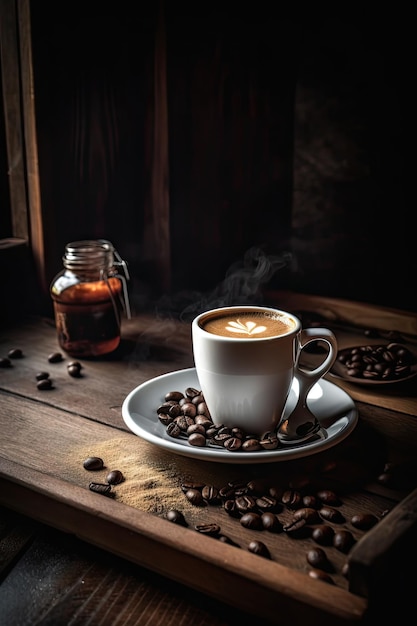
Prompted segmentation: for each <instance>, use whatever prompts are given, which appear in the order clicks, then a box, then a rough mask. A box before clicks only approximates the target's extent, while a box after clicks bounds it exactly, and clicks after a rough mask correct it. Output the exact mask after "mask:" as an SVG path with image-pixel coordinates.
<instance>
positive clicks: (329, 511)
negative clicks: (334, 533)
mask: <svg viewBox="0 0 417 626" xmlns="http://www.w3.org/2000/svg"><path fill="white" fill-rule="evenodd" d="M319 515H320V517H321V518H322V519H324V520H325V521H327V522H332V523H333V524H343V522H344V521H345V518H344V516H343V515H342V513H341V512H340V511H338V510H337V509H333V508H332V507H331V506H323V507H322V508H321V509H319Z"/></svg>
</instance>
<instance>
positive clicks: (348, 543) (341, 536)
mask: <svg viewBox="0 0 417 626" xmlns="http://www.w3.org/2000/svg"><path fill="white" fill-rule="evenodd" d="M354 543H355V538H354V536H353V535H352V533H351V532H350V530H344V529H341V530H336V531H335V533H334V536H333V546H334V547H335V548H336V549H337V550H340V552H344V553H345V554H347V553H348V552H349V551H350V549H351V548H352V546H353V545H354Z"/></svg>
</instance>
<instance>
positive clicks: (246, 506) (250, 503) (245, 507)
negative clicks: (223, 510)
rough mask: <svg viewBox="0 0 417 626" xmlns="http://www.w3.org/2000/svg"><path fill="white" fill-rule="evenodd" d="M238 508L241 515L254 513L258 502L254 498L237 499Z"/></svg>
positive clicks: (246, 496) (244, 496) (240, 497)
mask: <svg viewBox="0 0 417 626" xmlns="http://www.w3.org/2000/svg"><path fill="white" fill-rule="evenodd" d="M235 502H236V507H237V508H238V510H239V511H240V512H241V513H247V512H248V511H254V510H255V509H256V500H255V498H254V497H253V496H248V495H247V494H246V495H243V496H239V497H237V498H235Z"/></svg>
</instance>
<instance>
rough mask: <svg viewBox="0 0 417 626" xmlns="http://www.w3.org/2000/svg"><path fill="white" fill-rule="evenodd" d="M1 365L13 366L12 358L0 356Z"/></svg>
mask: <svg viewBox="0 0 417 626" xmlns="http://www.w3.org/2000/svg"><path fill="white" fill-rule="evenodd" d="M0 367H4V368H6V367H12V362H11V360H10V359H7V358H5V357H1V358H0Z"/></svg>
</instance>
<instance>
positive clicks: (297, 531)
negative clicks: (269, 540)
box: [283, 518, 311, 539]
mask: <svg viewBox="0 0 417 626" xmlns="http://www.w3.org/2000/svg"><path fill="white" fill-rule="evenodd" d="M283 530H284V532H285V533H287V535H288V536H289V537H294V538H297V539H304V538H306V537H309V536H310V535H311V528H310V527H309V526H308V525H307V522H306V521H305V519H302V518H301V519H293V520H292V521H291V522H289V523H288V524H285V525H284V526H283Z"/></svg>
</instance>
